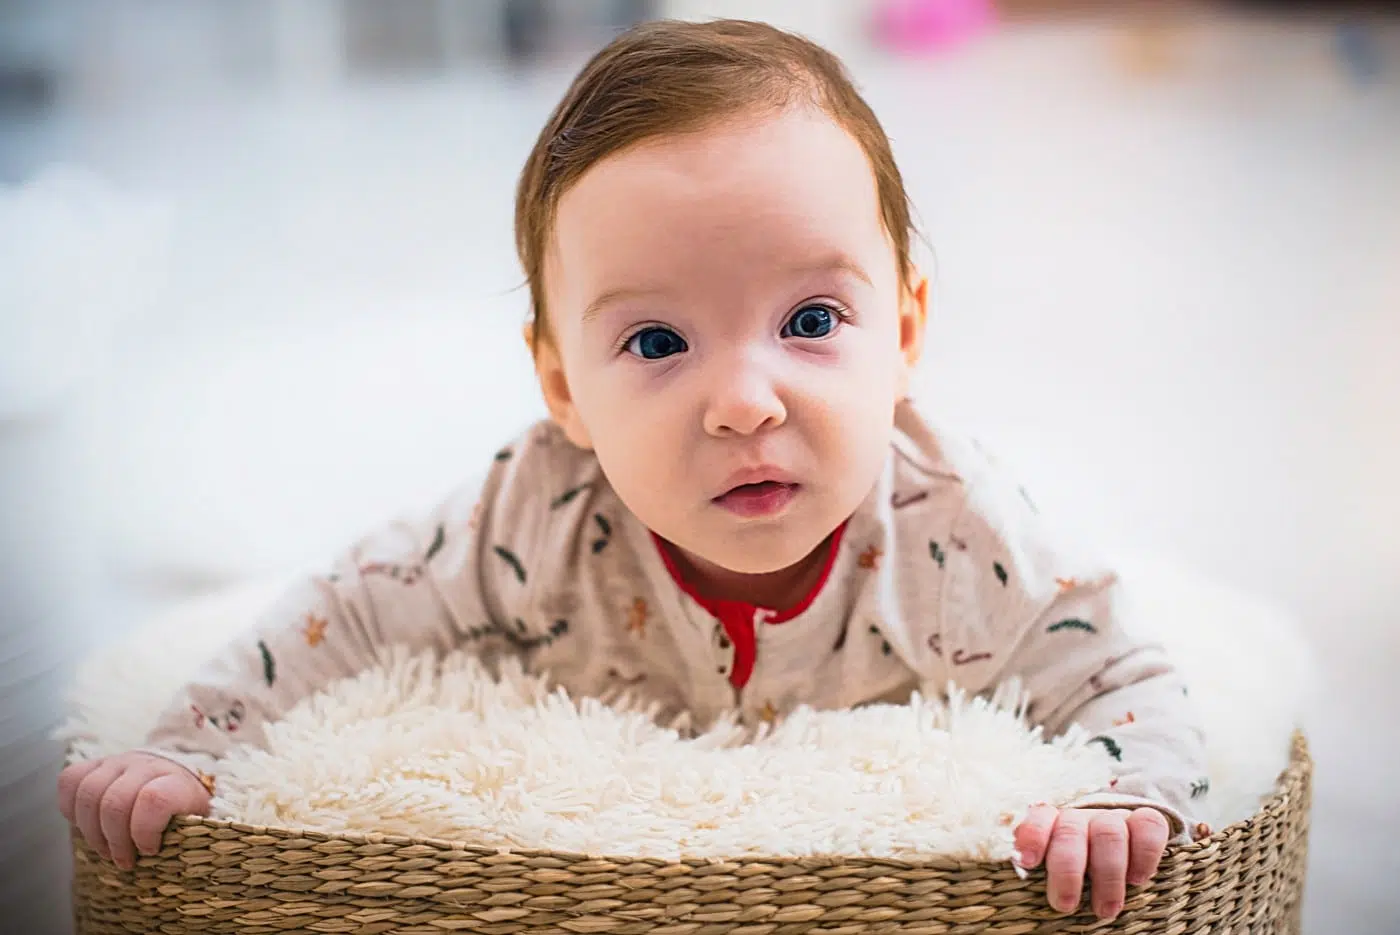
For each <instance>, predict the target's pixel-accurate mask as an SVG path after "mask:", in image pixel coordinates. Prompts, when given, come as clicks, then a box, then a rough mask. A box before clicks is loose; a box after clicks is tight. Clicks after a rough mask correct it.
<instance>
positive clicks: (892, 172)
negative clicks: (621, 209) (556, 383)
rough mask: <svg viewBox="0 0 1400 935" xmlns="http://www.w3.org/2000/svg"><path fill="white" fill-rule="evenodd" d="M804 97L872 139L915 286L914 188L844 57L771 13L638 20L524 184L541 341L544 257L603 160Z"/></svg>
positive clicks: (863, 139) (888, 209) (581, 93)
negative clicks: (559, 220)
mask: <svg viewBox="0 0 1400 935" xmlns="http://www.w3.org/2000/svg"><path fill="white" fill-rule="evenodd" d="M803 98H805V101H804V102H805V103H808V104H811V105H815V106H817V107H819V108H821V110H822V111H824V112H825V113H826V114H827V115H829V116H830V117H831V119H833V120H835V121H836V123H837V124H839V125H840V126H841V127H842V128H843V129H844V130H845V131H846V132H847V133H849V134H851V136H852V137H853V138H854V139H855V140H856V142H858V143H859V144H860V147H861V148H862V149H863V150H865V154H866V157H867V158H868V159H869V160H870V166H871V169H872V170H873V172H874V175H875V184H876V192H877V195H878V197H879V202H880V213H881V217H882V220H883V222H884V225H885V230H886V232H887V233H888V234H889V237H890V239H891V241H893V243H894V249H895V257H896V260H897V262H898V264H899V272H900V278H901V280H902V281H903V282H904V283H905V284H906V285H912V282H911V280H912V276H913V262H912V259H911V257H910V243H911V240H912V236H913V229H912V223H913V222H912V218H911V211H910V208H909V198H908V195H907V193H906V192H905V190H904V180H903V178H901V176H900V174H899V167H898V166H896V165H895V161H894V154H893V152H892V151H891V150H890V141H889V138H888V137H887V136H886V135H885V131H884V128H883V127H881V126H880V121H879V120H878V119H876V117H875V113H874V111H872V110H871V109H870V105H868V104H867V103H866V102H865V99H864V98H862V97H861V96H860V92H858V91H857V90H856V88H855V85H854V84H853V83H852V82H851V79H850V76H849V75H848V74H847V73H846V68H845V66H844V65H842V64H841V61H840V60H839V59H838V58H837V57H836V56H834V55H832V54H831V53H830V52H828V51H827V50H826V49H823V48H822V47H821V46H819V45H817V44H816V43H814V42H811V41H809V40H807V39H804V38H802V37H801V36H796V35H793V34H792V33H787V32H783V31H782V30H780V29H776V28H774V27H772V26H769V25H767V24H765V23H752V22H747V21H745V20H716V21H714V22H708V23H691V22H681V21H675V20H663V21H660V22H652V23H645V24H643V25H640V26H636V27H634V28H632V29H630V30H628V31H627V32H625V33H623V34H622V35H620V36H618V37H617V38H616V39H614V40H613V41H612V42H610V43H608V44H607V45H606V46H605V47H604V48H603V49H602V50H601V51H599V52H598V53H597V54H596V55H594V56H593V58H592V59H591V60H590V61H589V62H588V64H587V65H585V66H584V68H583V70H582V71H581V72H579V74H578V76H577V77H576V78H574V81H573V84H572V85H570V86H569V90H568V91H567V92H566V93H565V95H564V99H563V100H562V101H560V102H559V105H558V106H557V107H556V108H555V109H554V113H553V114H551V115H550V118H549V121H548V122H547V123H546V124H545V126H544V129H543V130H541V131H540V135H539V139H537V140H536V141H535V145H534V148H533V149H532V150H531V151H530V157H529V159H527V160H526V162H525V168H524V170H523V171H522V172H521V174H520V182H519V185H518V186H517V188H516V194H515V248H516V251H517V253H518V254H519V256H520V263H521V265H522V266H523V267H524V268H525V276H526V281H527V285H528V286H529V289H530V314H531V325H530V329H531V330H530V337H531V339H532V346H533V347H535V348H539V346H540V342H541V341H542V340H546V339H547V338H548V336H549V325H548V319H547V317H546V309H545V305H544V262H545V254H546V251H547V249H548V245H549V239H550V237H551V235H552V233H553V227H554V216H555V212H556V210H557V209H558V207H559V200H560V198H562V197H563V195H564V193H565V192H566V191H568V189H569V187H570V186H572V185H573V184H574V183H575V182H577V181H578V180H579V178H580V177H582V176H583V174H584V173H585V172H587V171H588V170H589V169H590V168H591V167H592V166H593V165H594V164H596V163H598V162H599V161H601V160H602V159H604V158H606V157H608V156H610V155H612V154H614V153H617V152H619V151H621V150H623V149H626V148H627V147H629V146H633V145H635V144H637V143H640V142H642V141H644V140H648V139H652V138H655V137H659V136H664V135H667V134H674V133H686V132H692V131H695V130H698V129H700V128H702V127H703V126H705V125H706V124H707V123H710V122H712V121H716V120H720V119H722V118H724V117H728V116H735V115H738V114H742V113H744V112H745V111H749V110H753V109H756V108H762V109H769V110H774V111H776V110H780V109H782V108H783V107H787V106H790V105H792V104H793V103H795V102H797V101H799V100H800V99H803Z"/></svg>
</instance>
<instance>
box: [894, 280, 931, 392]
mask: <svg viewBox="0 0 1400 935" xmlns="http://www.w3.org/2000/svg"><path fill="white" fill-rule="evenodd" d="M911 281H912V282H913V283H914V285H912V286H907V287H905V288H904V289H903V290H901V294H900V299H899V351H900V354H901V355H902V356H903V357H904V368H903V369H902V371H901V372H900V375H899V397H900V398H901V399H903V398H905V397H906V396H908V394H909V379H910V376H911V375H912V374H913V371H914V368H915V367H916V366H918V363H919V358H921V357H922V356H923V353H924V330H925V328H926V326H927V325H928V279H927V278H925V277H924V276H922V275H920V274H919V273H918V271H917V270H915V271H914V274H913V275H912V276H911Z"/></svg>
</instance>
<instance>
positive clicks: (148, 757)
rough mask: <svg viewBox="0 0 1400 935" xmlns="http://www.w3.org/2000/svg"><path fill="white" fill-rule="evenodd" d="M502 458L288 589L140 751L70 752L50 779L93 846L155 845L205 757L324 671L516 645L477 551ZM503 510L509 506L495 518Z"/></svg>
mask: <svg viewBox="0 0 1400 935" xmlns="http://www.w3.org/2000/svg"><path fill="white" fill-rule="evenodd" d="M510 460H511V459H509V458H507V457H498V459H497V461H496V462H495V466H494V467H493V469H492V471H491V474H490V476H489V477H488V479H487V481H486V483H485V485H484V486H478V485H470V486H467V487H464V488H462V489H460V490H459V491H457V492H456V493H455V494H453V495H452V496H451V497H449V498H448V499H447V500H446V501H445V502H444V503H442V504H441V505H440V506H439V507H438V508H437V509H435V510H433V511H431V512H430V513H429V514H428V515H427V516H426V517H424V518H422V519H421V520H418V521H414V522H406V521H402V522H396V523H393V524H391V525H389V526H387V527H386V528H384V529H382V530H380V531H378V532H375V533H374V534H372V535H369V536H367V537H365V538H363V539H362V540H360V541H359V542H357V543H356V544H355V545H354V546H353V547H352V548H350V549H348V550H346V552H345V553H343V554H342V555H341V556H340V558H339V559H338V560H336V561H335V562H334V564H333V565H332V567H331V568H330V569H329V570H328V571H327V572H326V573H325V574H317V575H310V576H308V577H306V578H305V579H304V580H302V581H300V582H299V583H297V584H296V585H295V586H293V587H292V588H291V589H289V590H288V591H287V592H286V593H285V594H284V595H283V596H282V598H281V599H280V600H279V601H278V602H277V603H276V604H275V605H274V606H273V607H272V608H271V609H269V610H268V611H267V612H266V613H265V614H264V615H263V616H262V618H261V619H260V620H259V621H258V622H257V623H256V625H255V626H254V627H253V628H252V629H251V630H250V632H248V633H246V634H244V635H242V636H240V637H238V638H237V639H235V640H233V641H232V642H231V643H229V644H228V645H227V646H226V647H225V648H224V649H223V651H221V652H220V653H219V654H218V655H217V656H216V657H215V658H214V659H212V660H210V661H209V662H208V663H207V664H206V665H205V666H204V667H203V668H202V670H201V671H200V672H199V673H198V674H197V676H196V677H195V678H194V679H193V680H192V681H191V682H190V683H188V684H187V685H186V686H185V687H183V688H182V689H181V690H180V691H179V692H178V694H177V695H176V697H175V698H174V699H173V700H172V701H171V703H170V705H169V706H168V707H167V708H166V710H165V711H164V713H163V714H162V715H161V717H160V718H159V720H158V722H157V724H156V726H155V728H154V729H153V730H152V731H151V732H150V734H149V735H148V737H147V738H146V746H145V748H144V749H143V750H140V751H135V752H132V753H127V754H121V755H119V756H114V757H108V758H105V759H102V760H97V761H89V762H85V763H78V764H74V765H73V766H70V767H69V768H68V769H66V770H64V772H63V774H62V775H61V776H60V778H59V803H60V808H61V810H62V811H63V813H64V815H65V817H67V818H68V819H69V820H70V821H72V822H74V824H75V825H76V826H77V827H78V828H79V830H80V831H81V832H82V833H83V835H84V837H85V838H87V840H88V842H89V843H90V844H91V846H92V847H93V848H94V849H95V850H97V851H98V852H99V853H101V854H103V855H104V856H105V855H110V856H111V857H113V858H114V859H115V860H116V861H117V863H118V864H120V865H122V866H130V865H131V864H132V863H133V862H134V860H135V852H136V850H137V849H138V848H139V849H140V850H141V851H142V852H143V853H153V852H154V851H155V850H156V849H157V848H158V847H159V841H160V835H161V833H162V831H163V830H164V828H165V826H166V824H167V823H168V822H169V820H170V818H171V817H173V816H174V815H177V814H188V813H196V814H203V813H205V812H207V809H208V803H209V798H210V796H211V795H213V793H214V779H213V776H214V773H215V763H216V761H217V760H218V758H220V757H221V756H223V755H225V754H226V753H227V752H228V751H229V750H230V749H231V748H232V747H233V746H234V745H235V744H238V743H253V744H259V743H261V742H262V741H263V739H264V735H263V730H264V726H265V725H266V724H268V723H269V722H271V721H274V720H276V719H278V718H279V717H280V716H281V715H283V714H284V713H286V712H287V711H288V710H289V709H290V708H291V707H292V706H294V705H295V704H296V703H297V702H299V701H300V700H302V699H304V698H306V697H308V696H309V695H311V694H314V693H315V692H316V691H318V690H320V689H322V688H324V687H326V686H327V685H329V684H330V683H331V682H333V681H335V680H337V679H340V678H344V677H347V676H352V675H355V674H357V673H359V672H361V671H363V670H365V669H367V668H370V667H372V666H373V665H375V664H376V663H377V662H379V661H381V660H382V659H383V657H384V652H385V650H386V649H387V648H388V647H390V646H392V645H400V646H404V647H406V648H408V649H410V650H424V649H430V648H431V649H436V650H439V651H445V650H447V649H449V648H453V647H468V648H472V649H475V650H477V651H480V652H482V653H483V654H485V655H488V656H489V655H493V654H496V653H499V652H502V651H506V650H509V649H511V648H513V647H514V644H513V643H512V642H511V641H510V637H511V636H514V635H515V631H514V630H510V629H508V628H505V627H500V626H497V625H495V624H494V623H493V621H498V620H500V619H501V615H502V609H501V607H500V606H499V601H498V599H497V597H496V596H495V595H494V593H493V591H494V588H488V587H487V586H486V583H485V581H484V579H483V575H482V569H483V563H482V561H481V557H480V553H481V551H482V550H483V549H484V548H485V545H484V543H485V541H486V539H485V537H486V536H488V535H491V534H492V533H491V532H490V530H491V528H492V527H493V526H495V527H496V529H497V530H499V529H500V528H501V527H502V525H503V520H504V521H505V525H507V526H512V525H514V521H518V519H519V518H518V517H517V516H515V515H514V513H515V512H517V511H518V508H517V507H516V506H515V505H513V504H506V503H503V502H502V501H503V500H504V499H506V498H505V497H503V496H502V490H503V488H514V489H511V490H510V496H511V498H514V497H515V496H518V495H519V487H520V485H518V484H509V483H508V481H509V477H508V475H509V474H510V472H511V468H512V467H513V465H511V464H510V463H509V461H510ZM503 513H510V514H512V515H510V516H503V515H501V514H503Z"/></svg>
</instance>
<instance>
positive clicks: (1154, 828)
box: [1128, 808, 1171, 886]
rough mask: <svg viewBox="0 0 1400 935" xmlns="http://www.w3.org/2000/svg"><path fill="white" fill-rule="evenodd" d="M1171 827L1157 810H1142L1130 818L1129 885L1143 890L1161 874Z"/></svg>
mask: <svg viewBox="0 0 1400 935" xmlns="http://www.w3.org/2000/svg"><path fill="white" fill-rule="evenodd" d="M1169 837H1171V826H1170V825H1168V824H1167V816H1165V815H1163V814H1162V813H1161V812H1159V811H1157V809H1155V808H1140V809H1138V810H1137V811H1135V812H1133V813H1132V814H1131V815H1129V816H1128V882H1129V883H1131V884H1132V885H1133V886H1142V885H1143V884H1144V883H1147V882H1148V881H1149V880H1151V879H1152V878H1153V877H1154V876H1156V874H1157V867H1158V865H1159V864H1161V861H1162V852H1163V851H1165V850H1166V849H1167V839H1168V838H1169Z"/></svg>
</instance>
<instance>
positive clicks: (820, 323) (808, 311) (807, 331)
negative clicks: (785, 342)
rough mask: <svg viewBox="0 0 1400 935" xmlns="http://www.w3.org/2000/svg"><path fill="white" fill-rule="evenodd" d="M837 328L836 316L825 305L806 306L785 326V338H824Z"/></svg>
mask: <svg viewBox="0 0 1400 935" xmlns="http://www.w3.org/2000/svg"><path fill="white" fill-rule="evenodd" d="M835 327H836V314H835V313H834V312H833V311H832V310H831V309H829V308H827V307H826V306H825V305H804V306H803V307H802V308H799V309H798V310H797V311H796V312H794V313H793V315H792V317H791V318H789V319H788V320H787V324H785V325H783V331H782V336H783V337H785V338H809V339H811V338H824V337H826V336H827V335H829V334H831V331H832V329H833V328H835Z"/></svg>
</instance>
